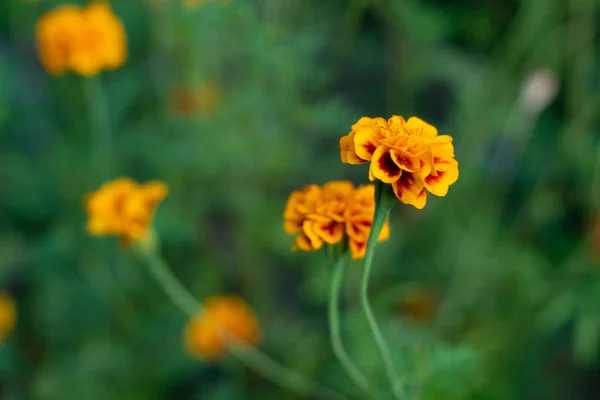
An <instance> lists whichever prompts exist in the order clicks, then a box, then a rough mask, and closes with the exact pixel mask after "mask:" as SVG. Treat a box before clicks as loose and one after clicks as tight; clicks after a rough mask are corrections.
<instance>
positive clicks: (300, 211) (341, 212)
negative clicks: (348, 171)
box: [283, 181, 389, 259]
mask: <svg viewBox="0 0 600 400" xmlns="http://www.w3.org/2000/svg"><path fill="white" fill-rule="evenodd" d="M374 214H375V187H374V186H373V185H366V186H359V187H357V188H355V187H354V185H353V184H352V182H349V181H332V182H329V183H327V184H325V185H323V187H322V188H321V187H319V186H317V185H309V186H306V187H305V188H303V189H302V190H297V191H295V192H293V193H292V194H291V195H290V197H289V199H288V202H287V205H286V208H285V211H284V213H283V218H284V229H285V231H286V232H287V233H288V234H290V235H293V234H297V236H296V241H295V242H294V245H293V247H292V249H293V250H296V249H300V250H304V251H315V250H318V249H320V248H321V247H323V245H324V244H328V245H335V244H337V243H340V242H342V241H347V243H348V245H349V247H350V251H351V253H352V258H353V259H359V258H363V257H364V256H365V252H366V244H367V239H368V238H369V233H370V232H371V225H372V223H373V216H374ZM388 238H389V223H388V221H386V223H385V225H384V227H383V229H382V230H381V233H380V235H379V238H378V239H379V241H384V240H387V239H388Z"/></svg>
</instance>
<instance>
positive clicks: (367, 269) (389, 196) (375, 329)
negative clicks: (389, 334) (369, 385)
mask: <svg viewBox="0 0 600 400" xmlns="http://www.w3.org/2000/svg"><path fill="white" fill-rule="evenodd" d="M390 191H391V187H390V185H386V184H384V183H382V182H381V181H377V183H376V184H375V215H374V216H373V225H372V226H371V232H370V233H369V239H368V241H367V251H366V255H365V265H364V268H363V273H362V277H361V285H360V300H361V305H362V308H363V312H364V313H365V316H366V317H367V321H368V322H369V327H370V328H371V333H372V334H373V339H374V340H375V343H376V344H377V348H378V349H379V353H380V355H381V358H382V360H383V363H384V366H385V370H386V373H387V376H388V379H389V381H390V384H391V386H392V390H393V392H394V397H395V398H396V399H402V398H405V397H406V395H405V393H404V390H403V389H402V388H401V387H400V385H398V379H397V373H396V369H395V368H394V363H393V361H392V358H391V356H390V351H389V349H388V346H387V344H386V342H385V339H384V337H383V334H382V333H381V330H380V329H379V326H378V325H377V321H376V320H375V315H374V314H373V310H372V309H371V304H370V303H369V297H368V289H369V275H370V273H371V266H372V264H373V256H374V255H375V246H376V245H377V239H378V237H379V233H380V232H381V229H382V228H383V225H384V224H385V221H386V219H387V218H388V216H389V214H390V211H391V210H392V208H393V207H394V205H396V202H397V201H398V200H397V199H396V196H395V195H394V194H393V193H389V192H390Z"/></svg>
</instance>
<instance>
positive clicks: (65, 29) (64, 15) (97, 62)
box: [36, 1, 127, 77]
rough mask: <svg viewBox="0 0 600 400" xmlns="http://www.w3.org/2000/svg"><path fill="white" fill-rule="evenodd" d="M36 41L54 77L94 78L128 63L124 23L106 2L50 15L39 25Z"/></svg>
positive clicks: (64, 7)
mask: <svg viewBox="0 0 600 400" xmlns="http://www.w3.org/2000/svg"><path fill="white" fill-rule="evenodd" d="M36 41H37V49H38V54H39V58H40V62H41V63H42V66H43V67H44V68H45V69H46V71H48V73H50V74H52V75H62V74H64V73H66V72H69V71H72V72H75V73H77V74H79V75H82V76H88V77H89V76H94V75H97V74H98V73H100V72H101V71H103V70H113V69H116V68H119V67H120V66H122V65H123V64H124V63H125V60H126V59H127V36H126V34H125V29H124V28H123V23H122V22H121V20H120V19H119V18H118V17H117V16H116V15H115V14H114V13H113V11H112V9H111V7H110V5H109V4H108V3H106V2H104V1H96V2H92V3H90V4H89V5H88V6H87V7H85V8H82V7H79V6H74V5H62V6H58V7H56V8H55V9H54V10H52V11H49V12H48V13H46V14H44V15H43V16H42V17H40V19H39V20H38V22H37V26H36Z"/></svg>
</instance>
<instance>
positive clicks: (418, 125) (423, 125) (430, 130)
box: [405, 117, 438, 138]
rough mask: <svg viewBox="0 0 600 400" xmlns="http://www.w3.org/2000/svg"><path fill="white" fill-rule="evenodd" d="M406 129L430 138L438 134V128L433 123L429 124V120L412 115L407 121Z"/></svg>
mask: <svg viewBox="0 0 600 400" xmlns="http://www.w3.org/2000/svg"><path fill="white" fill-rule="evenodd" d="M405 129H406V130H407V131H409V132H411V133H412V134H415V135H419V136H424V137H428V138H434V137H436V136H437V134H438V131H437V129H436V128H435V127H434V126H433V125H429V124H428V123H427V122H425V121H423V120H422V119H420V118H417V117H410V118H409V119H408V121H406V125H405Z"/></svg>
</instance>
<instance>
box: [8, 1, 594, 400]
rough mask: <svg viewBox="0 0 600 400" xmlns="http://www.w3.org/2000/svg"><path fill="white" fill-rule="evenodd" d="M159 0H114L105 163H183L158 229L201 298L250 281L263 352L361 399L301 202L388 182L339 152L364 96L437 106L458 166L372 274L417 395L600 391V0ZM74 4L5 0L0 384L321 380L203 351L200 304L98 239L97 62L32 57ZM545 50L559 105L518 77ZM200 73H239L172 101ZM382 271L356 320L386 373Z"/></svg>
mask: <svg viewBox="0 0 600 400" xmlns="http://www.w3.org/2000/svg"><path fill="white" fill-rule="evenodd" d="M150 2H151V1H150V0H148V1H146V2H144V1H141V0H139V1H138V0H115V1H113V2H112V3H113V7H114V9H115V11H116V13H117V14H118V15H119V16H120V17H121V18H122V19H123V21H124V24H125V27H126V30H127V35H128V49H129V53H130V56H129V59H128V61H127V63H126V65H125V66H123V68H121V69H119V70H117V71H114V72H108V73H105V74H103V75H102V77H101V81H102V85H103V87H104V92H105V95H106V99H107V101H108V104H109V115H110V126H111V135H112V162H111V163H110V165H106V168H107V169H106V170H104V171H100V173H107V174H109V175H110V177H111V178H112V177H117V176H121V175H123V176H131V177H133V178H135V179H138V180H141V181H145V180H148V179H160V180H163V181H165V182H166V183H168V184H169V186H170V191H171V192H170V195H169V197H168V198H167V200H166V201H165V202H164V204H163V205H162V206H161V208H160V209H159V212H158V214H157V217H156V226H157V230H158V232H159V234H160V236H161V240H162V246H163V252H164V255H165V258H166V260H167V261H168V262H169V264H170V266H171V268H172V269H173V271H174V273H175V274H176V275H177V276H178V277H180V278H181V279H182V280H183V282H185V284H186V286H187V287H188V288H189V289H190V290H191V291H192V292H193V293H194V294H195V295H196V296H197V297H198V298H199V299H202V298H204V297H206V296H209V295H214V294H221V293H238V294H240V295H242V296H243V297H244V298H245V299H246V300H247V301H248V302H249V304H251V305H252V307H253V308H254V309H255V310H256V313H257V315H258V317H259V319H260V321H261V324H262V327H263V330H264V342H263V343H262V345H261V349H262V350H263V351H264V352H266V353H268V354H269V355H270V356H272V357H273V358H274V359H276V360H279V361H281V362H282V363H285V364H286V365H289V366H291V367H293V368H295V369H297V370H299V371H302V372H303V373H305V374H306V375H308V376H311V377H313V378H315V379H316V380H319V381H321V382H324V383H326V384H328V385H329V386H332V387H335V388H338V389H339V390H342V391H343V390H346V391H349V392H350V394H352V393H353V394H354V395H355V397H356V398H361V396H360V394H359V392H358V391H354V390H353V386H352V384H351V382H350V381H349V380H348V378H347V377H346V375H345V374H344V373H343V371H342V369H341V367H340V366H339V365H338V364H337V363H336V361H335V358H334V356H333V354H332V351H331V349H330V346H329V342H328V332H327V316H326V302H327V295H328V285H329V278H330V269H331V267H330V266H329V265H328V264H327V263H326V260H325V257H324V255H323V254H321V253H315V254H305V253H292V252H290V250H289V248H290V246H291V243H292V241H293V238H292V237H288V236H286V235H285V233H284V232H283V227H282V212H283V209H284V206H285V203H286V200H287V196H288V195H289V193H290V192H291V191H293V190H297V189H299V188H301V187H302V186H304V185H306V184H309V183H317V184H323V183H325V182H327V181H329V180H336V179H351V180H353V181H354V182H355V183H365V182H367V171H368V169H367V167H366V166H349V165H346V164H341V163H340V160H339V146H338V140H339V138H340V137H341V136H342V135H345V134H347V133H348V131H349V129H350V126H351V125H352V124H353V123H354V122H355V121H356V120H358V118H360V117H361V116H364V115H368V116H383V117H389V116H391V115H392V114H399V115H403V116H404V117H409V116H411V115H417V116H419V117H421V118H423V119H424V120H426V121H428V122H430V123H432V124H434V125H435V126H437V127H438V128H439V130H440V131H441V132H442V133H446V134H450V135H452V136H453V137H454V138H455V146H456V158H457V160H458V161H459V166H460V173H461V176H460V178H459V180H458V182H457V183H456V184H454V185H453V186H452V187H451V188H450V191H449V194H448V195H447V196H446V197H444V198H435V197H433V196H430V201H429V203H428V205H427V207H426V208H425V209H424V210H421V211H419V210H416V209H414V208H413V207H411V206H406V205H403V204H400V205H399V206H397V207H396V209H395V210H394V211H393V215H392V219H391V239H390V240H389V241H387V242H385V243H383V244H382V245H380V246H379V248H378V252H377V255H376V257H375V266H374V274H373V278H372V283H371V288H370V292H371V295H372V299H373V302H374V306H375V308H376V314H377V317H378V320H379V321H380V323H381V325H382V327H383V329H384V331H385V334H386V337H387V339H388V342H389V344H390V346H391V347H392V348H393V352H394V358H395V360H396V362H397V366H398V368H399V370H400V371H401V373H402V376H403V379H404V381H405V382H406V384H407V387H408V388H409V389H410V390H411V391H413V392H414V396H415V397H414V399H415V400H416V399H419V400H438V399H439V400H459V399H481V400H483V399H485V400H507V399H523V400H525V399H527V400H531V399H544V400H554V399H597V398H598V397H599V396H600V387H599V386H598V382H600V365H599V361H600V350H599V346H598V343H599V337H600V280H599V279H598V278H599V274H598V261H597V260H596V259H595V257H594V253H593V251H592V250H593V246H592V245H591V244H590V243H589V241H587V239H586V238H587V237H588V234H589V233H590V232H591V230H592V229H593V226H594V223H595V217H596V210H597V208H598V204H599V199H600V185H599V184H598V181H597V179H596V178H597V177H596V171H597V170H598V169H599V168H598V162H599V160H598V159H599V154H600V153H599V150H598V146H599V143H598V141H599V134H598V122H599V118H598V117H599V116H600V114H599V111H600V88H599V87H598V79H599V74H598V61H599V59H598V58H599V57H598V56H599V52H598V49H599V47H598V45H597V43H598V33H599V32H600V31H599V29H598V27H597V25H598V16H599V13H598V9H599V8H600V7H599V6H600V3H599V2H597V1H594V0H566V1H563V0H561V1H557V0H523V1H507V0H489V1H480V0H462V1H457V0H454V1H442V0H420V1H417V0H402V1H400V0H356V1H341V0H330V1H317V0H285V1H283V0H282V1H275V0H255V1H245V0H232V1H231V3H230V4H229V5H227V6H221V5H219V4H218V2H211V1H207V2H206V4H205V5H204V6H202V7H200V8H199V9H197V10H196V11H195V12H193V13H190V12H187V11H185V10H184V9H183V8H181V7H180V5H179V3H178V2H177V1H175V0H171V1H170V0H164V1H163V3H164V4H165V6H164V7H163V8H162V9H161V11H158V12H152V9H151V8H149V7H148V5H147V3H150ZM157 2H159V3H160V1H159V0H157ZM59 3H64V2H63V1H58V0H44V1H41V2H40V3H37V4H32V3H27V2H25V1H22V0H5V1H4V2H2V3H1V5H0V282H1V284H2V286H3V287H5V288H7V289H8V290H10V291H11V293H13V295H14V296H15V298H16V300H17V303H18V307H19V312H20V315H19V324H18V327H17V329H16V331H15V332H14V333H13V334H12V336H11V337H10V339H9V340H8V341H7V342H6V343H5V345H4V347H3V348H2V350H0V397H1V398H2V399H10V400H12V399H15V400H16V399H36V400H37V399H40V400H45V399H48V400H54V399H60V400H69V399H77V400H80V399H86V400H88V399H89V400H96V399H112V398H114V399H124V400H134V399H144V400H146V399H215V400H219V399H278V400H279V399H296V398H298V397H297V396H295V395H293V394H291V393H288V392H287V391H285V390H282V389H280V388H279V387H278V386H276V385H274V384H272V383H271V382H268V381H265V380H263V379H262V378H261V377H259V376H258V375H256V374H255V373H253V372H252V371H250V370H248V369H246V368H244V367H242V366H241V365H240V364H239V363H237V362H236V361H234V360H225V361H224V362H222V363H220V364H217V365H208V364H204V363H201V362H197V361H194V360H191V359H189V358H188V357H187V356H186V355H185V352H184V351H183V345H182V340H181V338H182V328H183V325H184V323H185V318H184V316H183V315H182V314H181V313H180V312H179V310H178V309H176V308H175V307H174V306H173V305H172V304H171V303H170V302H169V300H168V298H166V297H165V296H164V294H163V293H162V292H161V291H160V288H159V287H157V286H156V284H155V283H154V282H153V281H152V280H151V279H150V277H149V276H148V275H147V273H146V271H145V270H144V269H143V268H142V266H141V265H139V264H138V263H136V262H135V261H134V259H133V257H132V256H131V255H130V254H128V253H127V252H124V251H121V250H120V249H119V246H118V243H117V240H116V239H114V240H113V239H97V238H91V237H88V236H87V235H86V233H85V222H86V215H85V213H84V210H83V208H82V199H83V196H84V194H85V193H87V192H89V191H91V190H93V189H95V188H96V187H97V185H98V184H99V183H100V181H99V179H98V178H97V177H98V173H99V171H94V170H92V164H91V163H90V160H91V159H92V158H93V155H94V152H95V151H96V150H97V149H94V146H93V145H92V139H91V137H92V136H91V134H92V132H93V128H92V127H91V119H90V117H89V111H90V109H91V107H92V104H90V97H89V96H86V92H85V90H84V89H85V82H84V79H83V78H80V77H77V76H74V75H66V76H64V77H60V78H55V77H51V76H49V75H47V74H46V73H45V71H44V70H43V69H42V68H41V67H40V65H39V62H38V61H37V58H36V54H35V41H34V36H33V32H34V28H35V21H36V19H37V18H39V16H40V15H42V14H43V12H45V11H47V10H49V9H51V8H53V7H54V6H55V5H57V4H59ZM539 68H550V69H552V70H554V71H555V72H556V74H557V75H558V84H559V92H558V95H557V97H556V98H555V99H554V100H553V102H552V103H551V104H550V106H549V107H548V108H547V109H545V110H544V111H543V112H542V113H541V114H540V115H539V116H538V115H531V114H528V113H526V112H525V111H524V110H523V109H522V106H521V103H520V102H519V101H518V99H519V93H520V90H521V87H522V85H523V82H524V80H525V79H527V77H528V76H529V75H530V74H531V73H532V72H534V71H535V70H537V69H539ZM194 82H195V83H202V82H213V83H216V84H218V85H219V86H220V87H221V91H222V92H221V102H220V104H219V106H218V109H217V112H216V113H215V114H214V115H212V116H205V115H198V116H196V117H193V118H182V117H179V116H177V115H175V114H173V113H172V111H171V110H169V106H168V104H169V102H168V98H169V94H170V91H171V90H172V88H173V87H175V86H178V85H187V84H193V83H194ZM93 101H94V100H93V99H92V102H93ZM95 101H99V99H97V98H96V100H95ZM360 268H361V264H360V263H353V264H352V265H351V266H350V273H349V276H348V279H347V282H346V287H345V298H344V321H343V322H344V334H345V341H346V344H347V347H348V348H349V351H350V353H351V355H352V357H353V358H355V359H356V360H357V361H358V363H359V364H360V365H361V366H362V367H363V368H364V369H365V370H368V374H369V377H370V378H371V380H372V381H373V383H374V384H380V385H381V386H382V387H384V385H386V381H385V375H384V371H383V369H382V367H381V365H380V362H379V358H378V354H377V351H376V348H375V346H374V345H373V343H372V340H371V338H370V336H369V334H368V330H367V327H366V321H365V319H364V317H363V316H362V314H361V313H360V305H359V299H358V279H359V274H360ZM415 291H416V292H423V291H426V292H433V293H436V294H437V295H438V296H439V298H440V299H441V300H440V303H441V304H439V307H438V312H437V313H436V315H435V317H434V318H433V319H432V320H431V321H429V322H427V323H426V324H424V325H415V324H414V323H411V320H410V319H409V318H407V316H406V315H405V314H403V313H402V312H401V305H402V303H403V301H404V300H405V299H406V296H408V295H410V293H414V292H415Z"/></svg>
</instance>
